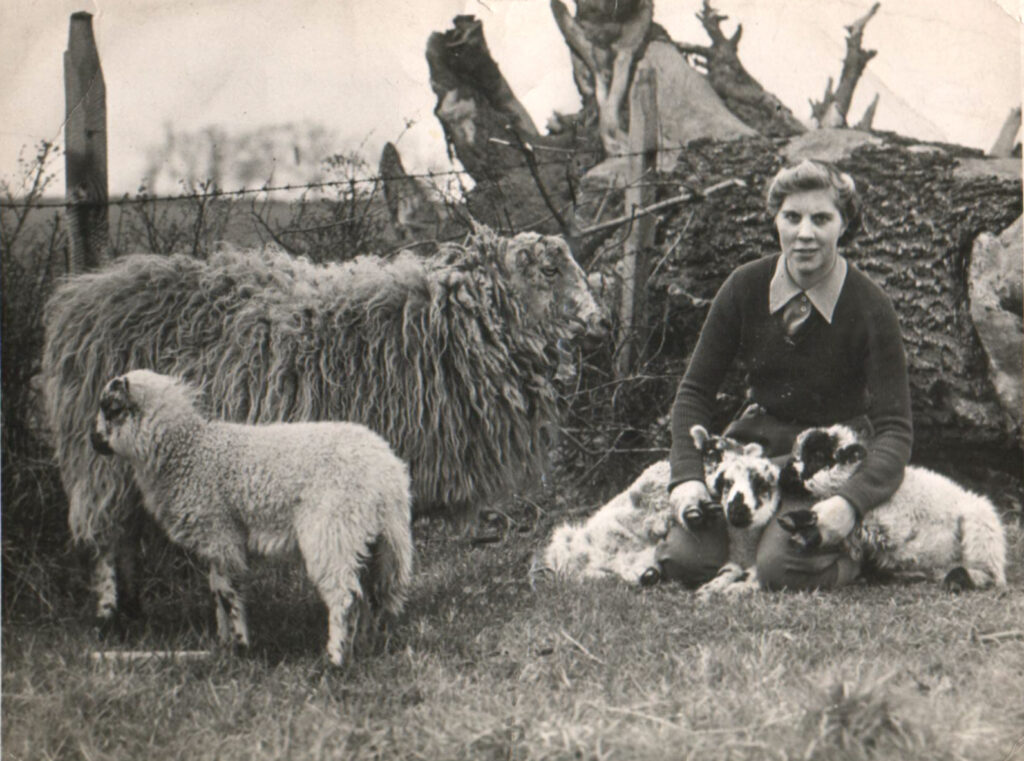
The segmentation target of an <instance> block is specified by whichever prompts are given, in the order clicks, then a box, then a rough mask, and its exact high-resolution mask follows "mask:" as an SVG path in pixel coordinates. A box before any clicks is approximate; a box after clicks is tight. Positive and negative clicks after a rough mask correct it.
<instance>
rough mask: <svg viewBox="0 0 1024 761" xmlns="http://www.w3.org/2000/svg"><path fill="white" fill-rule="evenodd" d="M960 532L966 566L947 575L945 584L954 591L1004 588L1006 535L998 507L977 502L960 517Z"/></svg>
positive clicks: (962, 553) (962, 558) (962, 554)
mask: <svg viewBox="0 0 1024 761" xmlns="http://www.w3.org/2000/svg"><path fill="white" fill-rule="evenodd" d="M971 506H972V507H974V505H973V504H972V505H971ZM960 533H961V536H962V539H961V562H962V563H963V566H962V567H957V568H954V569H953V570H951V571H950V572H949V573H948V574H946V578H945V580H944V581H943V585H944V586H945V587H946V588H947V589H951V590H954V591H961V590H965V589H986V588H988V587H991V586H997V587H1005V586H1006V535H1005V534H1004V532H1003V525H1002V523H1001V522H1000V520H999V516H998V514H997V513H996V512H995V509H994V508H992V507H991V506H990V505H989V504H987V503H985V502H981V503H980V504H977V507H976V509H973V510H970V511H968V513H967V515H965V516H964V517H963V518H962V519H961V522H960Z"/></svg>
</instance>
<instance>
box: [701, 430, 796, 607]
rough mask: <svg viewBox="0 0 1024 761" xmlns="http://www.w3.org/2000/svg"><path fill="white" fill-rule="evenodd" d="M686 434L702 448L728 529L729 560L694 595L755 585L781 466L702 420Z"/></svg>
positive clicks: (776, 504)
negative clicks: (760, 547) (718, 433)
mask: <svg viewBox="0 0 1024 761" xmlns="http://www.w3.org/2000/svg"><path fill="white" fill-rule="evenodd" d="M690 436H692V437H693V443H694V445H695V446H696V447H697V449H699V450H700V452H701V456H702V459H703V462H704V479H705V482H706V484H707V487H708V491H710V492H711V496H712V497H713V498H715V499H717V500H718V502H719V503H720V504H721V508H722V513H723V515H724V516H725V524H726V530H727V531H728V533H729V558H728V561H727V562H726V564H725V565H723V566H722V568H721V569H720V570H719V572H718V574H717V575H716V576H715V578H713V579H711V581H709V582H707V583H705V584H704V585H703V586H701V587H700V588H699V589H698V590H697V597H698V599H700V600H708V599H710V598H711V597H712V596H713V595H716V594H720V593H724V594H729V595H739V594H745V593H748V592H752V591H755V590H758V589H760V587H761V582H760V580H759V579H758V576H757V565H756V563H755V560H756V557H757V545H758V542H759V541H760V539H761V534H762V533H764V529H765V526H767V525H768V523H769V522H770V521H771V519H772V516H774V515H775V513H776V511H777V510H778V508H779V499H780V488H779V475H780V471H779V467H778V466H777V465H775V464H774V463H773V462H772V461H771V460H770V459H768V458H767V457H765V455H764V450H763V449H762V447H761V445H759V444H739V443H738V442H736V441H734V440H732V439H730V438H728V437H723V436H711V435H710V434H708V432H707V430H706V429H705V428H704V427H703V426H700V425H695V426H693V427H692V428H691V429H690ZM694 517H696V516H694V515H693V514H692V513H690V514H689V515H688V516H684V518H686V519H687V520H688V521H692V520H693V518H694Z"/></svg>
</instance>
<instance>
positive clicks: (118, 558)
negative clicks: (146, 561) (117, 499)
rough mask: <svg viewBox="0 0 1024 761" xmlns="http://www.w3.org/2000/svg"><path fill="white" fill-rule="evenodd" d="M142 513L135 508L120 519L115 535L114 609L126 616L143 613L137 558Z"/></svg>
mask: <svg viewBox="0 0 1024 761" xmlns="http://www.w3.org/2000/svg"><path fill="white" fill-rule="evenodd" d="M143 520H144V516H143V512H142V508H141V507H135V508H134V509H132V510H131V511H129V514H128V515H126V516H125V517H124V519H123V520H122V521H121V525H120V530H119V532H118V535H117V541H116V545H115V547H116V550H115V552H114V561H115V563H116V574H117V577H116V580H117V609H118V611H119V613H120V614H121V615H123V616H126V617H128V618H129V619H138V618H140V617H141V616H142V602H141V595H140V593H139V557H140V555H141V553H142V530H143Z"/></svg>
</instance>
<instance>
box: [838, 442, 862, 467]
mask: <svg viewBox="0 0 1024 761" xmlns="http://www.w3.org/2000/svg"><path fill="white" fill-rule="evenodd" d="M867 454H868V450H867V449H865V448H864V447H863V446H862V445H860V444H849V445H848V446H845V447H841V448H840V449H839V451H838V452H836V462H837V463H839V464H840V465H849V464H851V463H855V462H860V461H861V460H863V459H864V458H865V457H867Z"/></svg>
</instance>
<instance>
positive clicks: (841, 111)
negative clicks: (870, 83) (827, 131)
mask: <svg viewBox="0 0 1024 761" xmlns="http://www.w3.org/2000/svg"><path fill="white" fill-rule="evenodd" d="M880 6H881V3H875V4H874V5H873V6H871V10H869V11H868V12H867V13H866V14H864V15H863V16H861V17H860V18H859V19H857V20H856V21H854V22H853V23H852V24H849V25H848V26H847V27H846V32H847V34H846V57H845V58H844V59H843V69H842V71H841V72H840V74H839V84H838V85H837V86H836V89H835V93H833V92H832V80H831V79H830V80H829V83H828V86H827V87H826V88H825V97H824V98H822V100H821V101H819V102H817V103H815V102H813V101H812V102H811V115H812V116H813V117H814V120H815V121H816V122H817V123H818V126H819V127H845V126H846V119H847V115H848V114H849V112H850V103H851V102H852V101H853V91H854V89H856V87H857V82H858V81H860V77H861V74H863V73H864V68H865V67H866V66H867V65H868V61H870V60H871V59H872V58H874V57H875V56H876V55H877V54H878V51H877V50H865V49H864V48H863V47H862V46H861V43H862V41H863V36H864V27H865V26H867V23H868V21H870V20H871V18H872V17H873V16H874V15H875V14H876V13H877V12H878V9H879V7H880Z"/></svg>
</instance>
